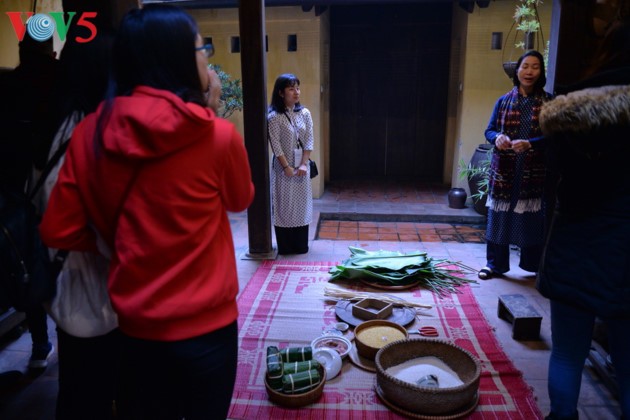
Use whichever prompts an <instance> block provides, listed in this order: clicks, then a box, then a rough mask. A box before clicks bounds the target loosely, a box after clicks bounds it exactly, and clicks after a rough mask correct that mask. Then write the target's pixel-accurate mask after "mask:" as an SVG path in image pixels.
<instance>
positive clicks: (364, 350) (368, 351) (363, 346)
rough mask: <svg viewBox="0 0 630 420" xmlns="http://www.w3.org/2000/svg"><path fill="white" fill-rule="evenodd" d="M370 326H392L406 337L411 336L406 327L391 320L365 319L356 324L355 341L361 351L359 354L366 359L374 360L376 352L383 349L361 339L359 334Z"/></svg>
mask: <svg viewBox="0 0 630 420" xmlns="http://www.w3.org/2000/svg"><path fill="white" fill-rule="evenodd" d="M370 327H390V328H394V329H396V330H398V331H400V332H402V333H403V334H404V336H405V339H406V338H408V337H409V333H407V330H406V329H405V327H403V326H401V325H399V324H396V323H395V322H391V321H386V320H384V319H373V320H370V321H365V322H362V323H360V324H359V325H357V326H356V328H355V329H354V341H355V343H356V345H357V351H358V352H359V355H361V356H363V357H365V358H366V359H369V360H374V357H376V353H377V352H378V351H379V350H380V349H381V348H380V347H374V346H371V345H369V344H367V343H365V342H363V341H361V339H360V338H359V335H360V333H361V331H364V330H367V329H368V328H370Z"/></svg>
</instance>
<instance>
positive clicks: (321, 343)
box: [311, 335, 352, 359]
mask: <svg viewBox="0 0 630 420" xmlns="http://www.w3.org/2000/svg"><path fill="white" fill-rule="evenodd" d="M311 347H312V348H313V351H315V350H317V349H320V348H329V349H331V350H334V351H336V352H337V353H338V354H339V356H340V357H341V358H342V359H343V358H344V357H346V356H347V355H348V353H350V348H351V347H352V343H351V342H350V340H348V339H347V338H345V337H341V336H338V335H322V336H321V337H317V338H316V339H315V340H313V341H312V342H311Z"/></svg>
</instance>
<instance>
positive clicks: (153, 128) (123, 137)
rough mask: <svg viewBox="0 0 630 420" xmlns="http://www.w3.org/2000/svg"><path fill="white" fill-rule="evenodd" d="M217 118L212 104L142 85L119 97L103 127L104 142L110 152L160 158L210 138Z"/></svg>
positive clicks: (129, 157) (133, 157)
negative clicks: (186, 100) (131, 92)
mask: <svg viewBox="0 0 630 420" xmlns="http://www.w3.org/2000/svg"><path fill="white" fill-rule="evenodd" d="M102 107H103V105H101V110H99V111H102ZM214 119H215V115H214V113H213V112H212V110H210V109H209V108H204V107H202V106H199V105H197V104H194V103H187V102H184V101H183V100H182V99H180V98H179V97H178V96H177V95H175V94H173V93H171V92H168V91H165V90H160V89H154V88H151V87H148V86H140V87H137V88H136V89H134V91H133V94H132V95H131V96H119V97H117V98H115V106H114V107H113V109H112V111H111V115H110V117H109V118H108V119H107V122H106V124H105V129H104V130H103V138H102V141H103V146H104V148H105V150H106V151H107V152H108V153H112V154H115V155H121V156H124V157H126V158H128V159H133V160H148V159H155V158H160V157H163V156H165V155H168V154H171V153H174V152H176V151H178V150H180V149H183V148H185V147H187V146H189V145H190V144H192V143H194V142H197V141H201V140H205V139H208V138H209V137H208V136H210V135H211V134H210V132H211V130H212V129H213V127H214V124H213V122H214ZM209 122H211V124H209Z"/></svg>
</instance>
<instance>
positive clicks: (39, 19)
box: [6, 12, 97, 43]
mask: <svg viewBox="0 0 630 420" xmlns="http://www.w3.org/2000/svg"><path fill="white" fill-rule="evenodd" d="M6 13H7V16H9V19H10V20H11V25H13V30H14V31H15V36H16V37H17V39H18V41H22V39H24V33H25V32H26V31H28V34H29V35H30V36H31V38H33V39H34V40H36V41H40V42H43V41H46V40H48V39H50V37H52V36H53V34H54V33H55V29H56V30H57V35H59V39H60V40H61V41H62V42H63V41H65V40H66V34H67V33H68V28H69V27H70V24H71V23H72V20H73V19H74V17H75V16H76V14H77V12H67V13H66V14H67V15H68V19H67V21H66V20H64V16H63V15H64V12H48V13H37V14H33V12H6ZM23 15H26V21H24V20H23V18H22V16H23ZM95 17H96V12H83V13H82V14H81V16H80V17H79V20H78V21H77V23H76V24H77V25H78V26H83V27H85V28H87V29H88V30H89V31H90V36H88V37H87V38H83V37H80V36H77V37H76V38H75V41H77V42H80V43H85V42H90V41H91V40H93V39H94V37H95V36H96V33H97V29H96V25H94V23H92V22H90V20H89V19H94V18H95ZM27 23H28V25H26V24H27Z"/></svg>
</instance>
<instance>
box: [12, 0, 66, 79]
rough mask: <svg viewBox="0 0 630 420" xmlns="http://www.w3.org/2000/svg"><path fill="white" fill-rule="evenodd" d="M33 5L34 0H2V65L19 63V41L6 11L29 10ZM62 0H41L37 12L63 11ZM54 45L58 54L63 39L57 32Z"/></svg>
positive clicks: (13, 65)
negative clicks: (60, 38)
mask: <svg viewBox="0 0 630 420" xmlns="http://www.w3.org/2000/svg"><path fill="white" fill-rule="evenodd" d="M32 7H33V2H32V1H24V0H2V1H0V67H15V66H17V65H18V64H19V62H20V59H19V56H18V41H17V38H16V37H15V32H14V31H13V26H11V21H10V20H9V17H8V16H7V15H6V12H28V11H31V10H32ZM61 10H62V7H61V0H39V1H38V2H37V13H46V12H56V11H59V12H60V11H61ZM53 45H54V48H55V51H57V54H58V53H59V51H60V50H61V45H62V44H61V41H60V40H59V37H58V36H57V33H56V32H55V36H54V38H53Z"/></svg>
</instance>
